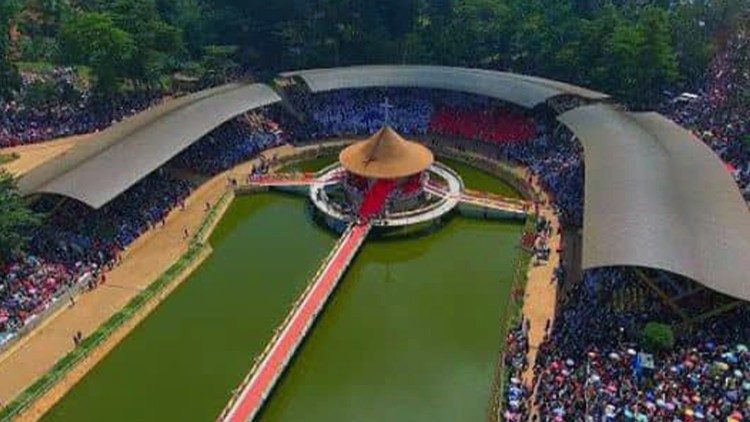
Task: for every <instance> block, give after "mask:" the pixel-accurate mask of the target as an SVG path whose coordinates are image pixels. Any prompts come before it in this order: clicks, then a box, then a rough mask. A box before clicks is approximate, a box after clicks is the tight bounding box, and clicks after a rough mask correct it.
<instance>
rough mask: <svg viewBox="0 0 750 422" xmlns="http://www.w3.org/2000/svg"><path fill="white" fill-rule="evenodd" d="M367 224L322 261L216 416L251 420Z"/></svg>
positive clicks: (361, 239) (227, 421) (353, 230)
mask: <svg viewBox="0 0 750 422" xmlns="http://www.w3.org/2000/svg"><path fill="white" fill-rule="evenodd" d="M370 227H371V225H370V224H363V225H353V226H351V227H350V228H349V229H347V231H346V232H344V235H343V236H342V237H341V239H340V240H339V242H338V244H337V248H336V249H335V250H334V253H333V254H332V255H331V256H330V257H329V259H328V261H327V262H326V263H325V265H324V267H323V270H322V271H321V272H319V273H318V276H317V279H316V280H315V282H314V284H313V285H312V287H311V288H308V289H307V290H306V291H305V292H304V293H303V296H302V300H301V301H300V302H298V303H297V306H295V308H294V309H292V312H291V313H290V316H288V317H287V319H286V320H285V322H284V323H283V324H282V325H281V327H282V329H281V330H280V331H279V334H278V335H277V336H276V337H275V338H274V339H272V340H271V346H270V349H268V348H267V349H266V352H267V353H266V354H265V356H263V355H261V356H263V358H262V359H261V360H260V363H259V364H258V365H257V366H254V367H253V370H251V372H250V375H249V379H248V378H246V381H245V382H243V384H242V385H240V388H241V392H240V394H238V395H237V396H235V397H234V398H233V400H232V401H230V402H229V404H228V405H227V409H226V410H225V412H224V413H223V414H222V416H220V417H219V420H221V421H224V422H230V421H231V422H245V421H248V420H251V419H252V418H253V417H254V416H255V415H256V414H257V413H258V411H259V410H260V408H261V407H262V406H263V403H264V402H265V400H266V398H268V395H269V394H270V393H271V390H272V389H273V386H274V384H276V381H277V380H278V378H279V376H281V374H282V372H284V369H285V368H286V365H287V364H288V363H289V360H290V359H291V358H292V356H293V355H294V352H295V351H296V350H297V347H298V346H299V345H300V344H301V343H302V340H303V339H304V338H305V335H306V334H307V332H308V331H309V329H310V327H311V326H312V323H313V322H314V321H315V318H316V317H317V316H318V314H319V313H320V311H321V310H322V309H323V306H324V305H325V304H326V301H327V300H328V297H329V296H330V295H331V293H332V292H333V290H334V289H335V288H336V285H337V284H338V281H339V279H340V278H341V276H342V274H343V273H344V271H345V270H346V268H347V267H348V266H349V263H350V262H351V261H352V259H353V258H354V255H355V254H356V253H357V250H358V249H359V247H360V246H361V245H362V243H363V242H364V240H365V238H366V237H367V233H369V231H370Z"/></svg>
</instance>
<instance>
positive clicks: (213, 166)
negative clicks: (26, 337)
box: [0, 111, 285, 345]
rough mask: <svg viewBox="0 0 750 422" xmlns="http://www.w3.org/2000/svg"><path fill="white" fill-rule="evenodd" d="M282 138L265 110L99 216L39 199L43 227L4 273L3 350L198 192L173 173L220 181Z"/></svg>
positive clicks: (206, 141) (68, 202)
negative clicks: (225, 173)
mask: <svg viewBox="0 0 750 422" xmlns="http://www.w3.org/2000/svg"><path fill="white" fill-rule="evenodd" d="M284 136H285V135H284V132H283V131H282V130H281V128H280V127H279V126H278V125H277V124H276V123H274V122H273V121H272V120H270V119H269V118H268V117H266V115H265V114H264V113H263V112H262V111H261V112H257V113H254V114H248V115H243V116H241V117H239V118H237V119H234V120H232V121H230V122H228V123H226V124H224V125H222V126H221V127H219V128H218V129H216V130H215V131H213V132H212V133H211V134H209V135H207V136H205V137H204V138H202V139H201V140H199V141H198V142H196V143H195V144H194V145H193V146H191V147H190V148H188V149H187V150H186V151H184V152H183V153H181V154H180V155H178V156H177V157H175V158H174V159H173V160H171V161H170V162H169V163H167V165H166V166H164V167H162V168H160V169H158V170H156V171H155V172H153V173H152V174H150V175H148V176H147V177H145V178H144V179H143V180H141V181H140V182H138V183H137V184H135V185H134V186H132V187H131V188H129V189H128V190H127V191H126V192H125V193H123V194H121V195H119V196H118V197H116V198H115V199H114V200H112V201H111V202H109V203H108V204H106V205H105V206H104V207H102V208H100V209H98V210H93V209H91V208H89V207H88V206H86V205H84V204H83V203H80V202H77V201H75V200H72V199H64V198H61V197H56V196H44V197H41V198H40V199H38V200H37V201H36V202H35V203H34V204H33V207H34V209H35V210H36V211H38V212H40V213H41V214H42V215H43V216H44V222H43V224H42V225H41V226H40V227H37V228H36V229H34V231H33V232H32V233H29V234H28V235H29V237H30V241H29V244H28V246H27V248H26V250H25V251H24V253H20V254H18V255H17V256H14V257H12V258H11V259H10V260H9V261H8V263H7V264H6V265H5V267H3V268H0V345H2V344H3V343H4V342H6V341H8V340H9V339H11V338H12V337H13V336H14V335H15V334H16V333H17V332H18V330H20V329H21V328H22V327H23V326H24V325H25V324H27V323H28V322H29V321H30V320H32V319H33V318H34V317H35V316H36V315H38V314H39V313H41V312H43V311H44V310H45V309H47V308H49V306H51V305H52V304H53V303H55V302H56V301H58V300H60V299H61V298H62V297H63V296H65V295H66V293H67V292H68V291H69V289H70V288H72V287H74V286H75V285H77V284H78V283H80V282H81V281H82V280H86V281H85V282H86V283H87V284H88V285H96V284H97V283H98V280H100V279H101V277H103V272H104V271H106V270H108V269H110V268H111V267H112V266H113V265H115V264H116V263H117V262H118V260H119V257H120V255H121V253H122V251H123V250H125V248H127V247H128V246H129V245H131V244H132V243H133V242H134V241H135V240H136V239H138V237H139V236H140V235H141V234H143V233H144V232H145V231H146V230H148V229H151V228H154V227H159V226H162V225H164V224H165V219H166V217H167V215H168V214H169V212H170V211H171V210H173V209H175V208H177V207H183V206H184V201H185V199H186V198H187V196H188V195H189V194H190V192H191V191H192V190H193V188H194V186H193V185H192V183H191V182H190V181H188V180H186V178H184V177H181V176H179V175H177V173H175V171H176V172H179V171H180V170H181V169H186V168H187V169H189V170H191V171H195V172H198V173H201V174H205V175H215V174H217V173H220V172H222V171H224V170H227V169H229V168H231V167H233V166H234V165H236V164H238V163H240V162H243V161H246V160H248V159H250V158H252V157H254V156H256V155H258V154H260V153H261V152H262V151H264V150H266V149H268V148H271V147H273V146H276V145H278V144H279V143H281V142H283V139H284ZM263 168H264V166H263V165H261V166H258V169H259V170H262V169H263Z"/></svg>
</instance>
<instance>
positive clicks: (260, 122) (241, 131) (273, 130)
mask: <svg viewBox="0 0 750 422" xmlns="http://www.w3.org/2000/svg"><path fill="white" fill-rule="evenodd" d="M285 140H286V134H285V133H284V131H283V130H282V129H281V127H280V126H279V125H278V124H277V123H276V122H274V121H273V120H271V119H270V118H269V117H267V116H266V115H265V114H264V113H262V112H256V113H252V114H247V115H244V116H241V117H239V118H236V119H234V120H231V121H229V122H227V123H225V124H223V125H221V126H219V127H218V128H217V129H215V130H214V131H212V132H211V133H210V134H208V135H207V136H205V137H204V138H203V139H201V140H200V141H198V142H196V143H194V144H193V145H191V146H190V147H188V148H187V149H186V150H185V151H184V152H182V153H181V154H180V155H179V156H177V158H176V160H175V161H176V163H177V164H178V165H179V166H181V167H185V168H188V169H191V170H194V171H196V172H198V173H201V174H205V175H214V174H218V173H221V172H222V171H224V170H227V169H229V168H231V167H234V166H235V165H237V164H239V163H242V162H244V161H247V160H248V159H250V158H251V157H254V156H256V155H258V154H259V153H260V152H262V151H265V150H267V149H269V148H273V147H276V146H278V145H280V144H282V143H283V142H285Z"/></svg>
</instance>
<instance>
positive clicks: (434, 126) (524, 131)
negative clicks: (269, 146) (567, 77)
mask: <svg viewBox="0 0 750 422" xmlns="http://www.w3.org/2000/svg"><path fill="white" fill-rule="evenodd" d="M294 102H295V105H296V106H297V108H298V109H299V110H301V111H303V112H304V113H305V115H306V116H308V117H309V120H308V121H306V122H305V123H304V124H302V125H297V126H296V127H295V128H294V129H292V130H293V133H294V136H293V138H294V139H297V140H318V139H327V138H335V137H341V136H367V135H370V134H372V133H374V132H376V131H377V130H378V129H380V128H381V127H382V126H383V125H385V124H390V125H391V126H392V127H394V128H395V129H396V130H397V131H399V132H401V133H402V134H404V135H405V136H407V137H415V138H416V139H419V140H424V138H431V137H440V138H449V139H458V140H470V141H479V142H483V143H486V144H488V145H489V146H490V147H491V150H490V153H491V154H493V155H495V158H498V159H504V160H510V161H514V162H518V163H521V164H524V165H526V166H528V167H529V169H530V170H531V172H532V173H533V174H535V175H536V176H537V177H538V178H539V180H540V181H541V183H542V184H543V185H544V186H545V188H546V189H547V190H548V191H549V192H550V194H551V195H552V196H553V197H554V205H555V206H556V207H557V208H558V211H559V213H560V214H561V217H562V219H563V221H564V223H566V224H567V225H570V226H574V227H580V226H581V224H582V219H583V160H582V147H581V146H580V144H579V143H577V142H573V141H572V140H571V136H570V134H569V133H568V132H565V131H559V132H558V135H557V136H555V137H553V136H552V135H551V130H550V127H551V123H550V122H549V121H548V119H547V116H528V115H526V114H524V112H523V111H522V110H520V109H518V108H515V107H513V106H512V105H510V104H507V103H503V102H501V101H499V100H496V99H492V98H486V97H478V96H474V95H469V94H465V93H460V92H447V91H442V90H428V89H411V88H408V89H407V88H388V89H383V88H378V89H360V90H352V89H348V90H339V91H333V92H326V93H319V94H315V95H295V96H294ZM458 148H461V146H460V144H459V146H458Z"/></svg>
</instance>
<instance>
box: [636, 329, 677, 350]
mask: <svg viewBox="0 0 750 422" xmlns="http://www.w3.org/2000/svg"><path fill="white" fill-rule="evenodd" d="M643 343H644V345H645V347H646V349H648V350H650V351H652V352H660V351H667V350H670V349H672V347H674V333H673V332H672V327H670V326H669V325H667V324H662V323H659V322H649V323H648V324H646V326H645V327H644V328H643Z"/></svg>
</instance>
